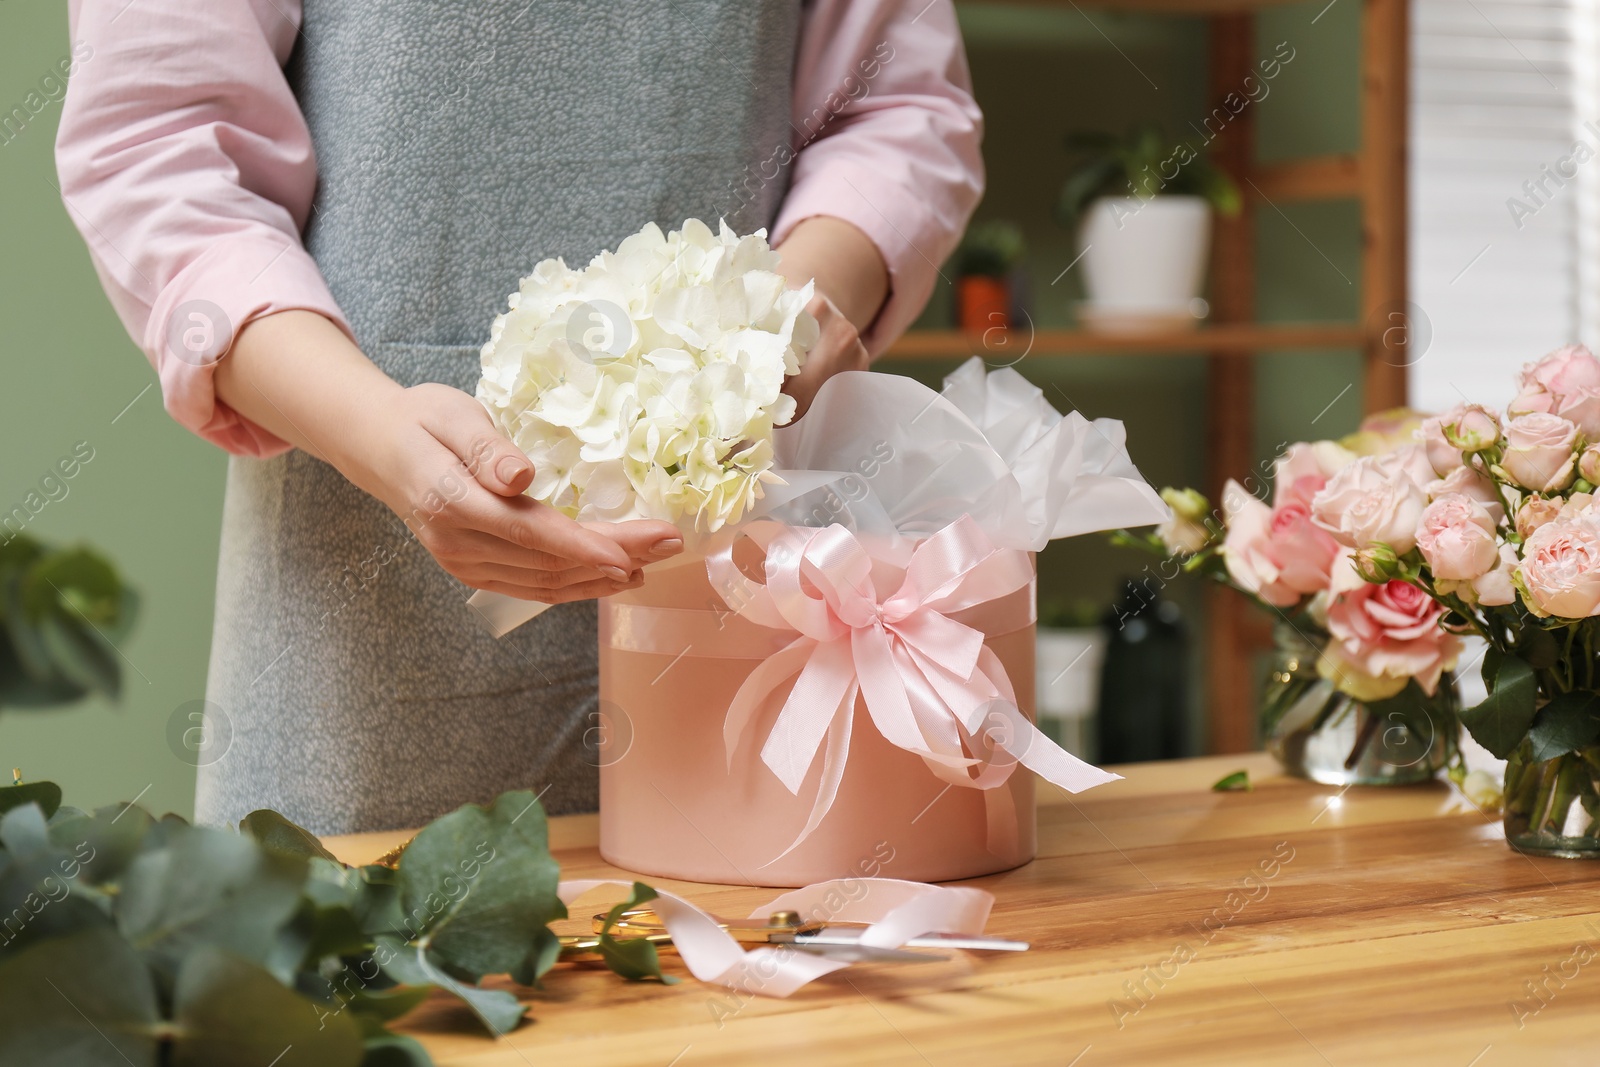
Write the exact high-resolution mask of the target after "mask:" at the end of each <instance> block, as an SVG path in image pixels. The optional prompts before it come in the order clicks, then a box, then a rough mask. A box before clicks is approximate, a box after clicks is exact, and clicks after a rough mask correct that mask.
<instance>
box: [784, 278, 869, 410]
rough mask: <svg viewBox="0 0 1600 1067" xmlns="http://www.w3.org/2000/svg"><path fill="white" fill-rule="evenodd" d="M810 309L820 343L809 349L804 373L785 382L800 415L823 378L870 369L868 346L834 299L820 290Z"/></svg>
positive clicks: (803, 369)
mask: <svg viewBox="0 0 1600 1067" xmlns="http://www.w3.org/2000/svg"><path fill="white" fill-rule="evenodd" d="M806 310H807V311H809V312H811V315H812V317H813V318H815V319H816V320H817V328H818V332H817V343H816V344H814V345H812V346H811V351H809V352H807V353H806V361H805V365H804V366H802V367H801V368H800V373H799V374H796V375H794V376H792V377H790V378H786V379H784V383H783V391H784V392H785V393H788V394H789V395H790V396H792V397H794V400H795V405H796V407H795V418H797V419H798V418H799V417H800V416H802V415H804V414H805V413H806V409H807V408H809V407H810V406H811V401H812V400H813V399H815V398H816V395H817V390H818V389H821V388H822V383H823V382H825V381H827V380H828V379H829V378H831V377H833V376H834V375H835V374H838V373H839V372H840V371H846V370H866V369H867V366H868V363H869V362H870V361H869V360H868V358H867V346H866V345H864V344H862V343H861V335H860V334H859V333H857V332H856V328H855V325H854V324H853V323H851V321H850V320H849V319H847V318H845V316H844V312H842V311H840V310H839V308H838V306H837V305H835V304H834V302H833V301H832V300H829V299H828V298H827V297H826V296H823V295H822V294H821V293H818V294H817V295H816V296H814V297H812V298H811V303H809V304H807V305H806Z"/></svg>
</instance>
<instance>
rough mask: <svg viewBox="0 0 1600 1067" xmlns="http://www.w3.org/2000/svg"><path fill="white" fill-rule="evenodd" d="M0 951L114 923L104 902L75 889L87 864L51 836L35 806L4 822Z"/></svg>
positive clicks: (1, 825)
mask: <svg viewBox="0 0 1600 1067" xmlns="http://www.w3.org/2000/svg"><path fill="white" fill-rule="evenodd" d="M0 846H4V851H3V852H0V948H4V949H5V950H7V951H12V952H14V951H17V950H19V949H21V948H22V947H23V946H25V945H29V944H33V943H35V942H37V941H40V940H43V939H46V938H56V937H64V936H66V935H68V934H73V933H78V932H80V931H83V930H90V929H97V928H101V927H106V926H109V925H110V922H109V919H108V918H107V916H106V912H105V910H104V908H105V907H106V905H105V904H104V903H103V902H100V901H97V900H96V899H95V897H97V896H99V895H98V894H93V893H92V892H90V891H81V890H80V891H77V892H75V891H74V879H75V878H76V877H77V875H78V874H79V873H80V871H81V868H82V865H81V864H80V863H79V862H78V861H77V860H76V858H75V857H74V856H73V854H72V853H70V852H67V851H65V850H63V849H62V848H61V847H59V846H58V845H57V844H56V843H55V842H54V841H52V840H51V838H50V831H49V827H48V826H47V825H46V823H45V821H44V815H43V813H42V812H41V811H40V810H39V808H38V807H37V806H36V805H33V804H27V805H24V806H23V807H20V808H13V809H12V810H10V811H9V812H7V813H6V814H5V816H4V817H3V818H0Z"/></svg>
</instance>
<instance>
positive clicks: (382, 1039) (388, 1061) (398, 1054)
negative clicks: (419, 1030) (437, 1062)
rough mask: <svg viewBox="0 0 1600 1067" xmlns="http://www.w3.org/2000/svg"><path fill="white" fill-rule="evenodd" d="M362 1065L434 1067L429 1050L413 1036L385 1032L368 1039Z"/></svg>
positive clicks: (362, 1066) (376, 1066) (375, 1066)
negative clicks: (365, 1055)
mask: <svg viewBox="0 0 1600 1067" xmlns="http://www.w3.org/2000/svg"><path fill="white" fill-rule="evenodd" d="M361 1067H434V1064H433V1057H431V1056H429V1055H428V1050H427V1049H425V1048H423V1047H422V1045H421V1044H420V1043H419V1042H418V1041H417V1040H416V1039H415V1038H412V1037H407V1036H405V1035H404V1034H391V1033H387V1032H385V1033H383V1034H381V1035H378V1036H375V1037H369V1038H368V1039H367V1057H366V1059H364V1060H362V1061H361Z"/></svg>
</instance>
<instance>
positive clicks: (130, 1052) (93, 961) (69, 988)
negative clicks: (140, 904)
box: [0, 927, 281, 1067]
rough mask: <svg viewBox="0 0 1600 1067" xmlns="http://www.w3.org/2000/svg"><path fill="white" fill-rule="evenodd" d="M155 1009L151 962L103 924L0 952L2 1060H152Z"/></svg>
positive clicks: (46, 1063) (52, 1065)
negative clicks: (21, 947)
mask: <svg viewBox="0 0 1600 1067" xmlns="http://www.w3.org/2000/svg"><path fill="white" fill-rule="evenodd" d="M159 1012H160V1009H159V1007H158V1002H157V999H156V989H155V983H154V982H153V981H152V980H151V977H150V972H149V970H148V969H147V968H146V967H145V965H144V963H143V962H142V961H141V960H140V959H139V955H138V953H136V952H135V951H134V950H133V949H132V948H130V947H129V946H128V944H127V942H125V941H123V940H122V938H120V937H118V936H117V935H116V932H115V931H114V930H111V929H110V928H109V927H105V928H101V929H98V930H84V931H82V932H80V933H75V934H71V935H68V936H66V937H60V938H52V939H50V940H48V941H39V942H36V943H35V944H33V945H32V946H30V947H28V948H24V949H20V950H17V951H15V952H5V953H3V954H0V1063H4V1064H17V1065H18V1067H21V1065H24V1064H26V1065H27V1067H129V1065H130V1064H131V1065H132V1067H155V1064H156V1055H157V1043H158V1042H157V1037H156V1033H157V1027H158V1025H159V1023H160V1014H159ZM280 1048H281V1046H280ZM262 1062H263V1063H264V1062H266V1061H262ZM257 1067H259V1065H257Z"/></svg>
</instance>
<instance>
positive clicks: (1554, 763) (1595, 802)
mask: <svg viewBox="0 0 1600 1067" xmlns="http://www.w3.org/2000/svg"><path fill="white" fill-rule="evenodd" d="M1517 386H1518V389H1519V392H1518V394H1517V396H1516V397H1515V398H1514V399H1513V400H1512V401H1511V403H1510V405H1508V406H1507V408H1506V410H1505V411H1504V412H1496V411H1492V410H1490V409H1488V408H1485V407H1482V406H1479V405H1472V404H1463V405H1460V406H1458V407H1456V408H1455V409H1454V410H1452V411H1449V412H1447V413H1445V414H1444V415H1440V416H1437V417H1435V418H1430V419H1425V420H1423V422H1422V424H1421V425H1420V426H1419V427H1418V429H1417V432H1416V441H1415V443H1414V445H1413V446H1412V449H1413V451H1414V453H1415V455H1414V456H1412V457H1409V458H1408V457H1406V456H1405V454H1404V450H1402V451H1399V452H1394V453H1390V454H1388V455H1386V456H1377V457H1368V458H1364V459H1361V460H1357V461H1356V462H1354V463H1352V464H1350V465H1349V466H1348V467H1346V468H1344V469H1343V470H1341V471H1340V472H1339V473H1338V474H1337V476H1335V477H1333V478H1332V479H1330V480H1329V481H1328V483H1327V485H1326V486H1324V487H1323V488H1322V489H1321V490H1320V491H1318V492H1317V493H1316V495H1315V496H1314V497H1313V498H1312V500H1311V502H1310V521H1311V523H1312V524H1313V525H1315V526H1316V527H1318V528H1319V529H1321V530H1324V531H1326V532H1327V533H1328V534H1329V535H1330V536H1331V537H1333V538H1334V539H1335V540H1336V541H1338V542H1339V544H1340V545H1341V546H1342V548H1343V550H1344V551H1345V552H1347V553H1349V559H1350V561H1351V567H1350V568H1348V569H1349V570H1353V571H1354V573H1355V574H1357V575H1359V579H1351V578H1350V577H1349V576H1348V575H1345V574H1343V573H1342V572H1343V571H1344V570H1346V569H1347V568H1344V567H1341V566H1340V565H1339V564H1337V563H1336V564H1335V566H1334V580H1333V586H1334V588H1335V589H1339V590H1343V591H1342V592H1336V593H1334V594H1333V596H1332V598H1331V599H1330V602H1329V607H1328V611H1327V625H1328V631H1329V633H1330V634H1331V635H1333V637H1334V638H1335V640H1334V643H1333V644H1332V645H1330V648H1329V656H1330V657H1335V656H1336V657H1340V658H1345V659H1347V660H1348V662H1349V663H1351V664H1353V665H1354V668H1355V669H1356V670H1357V671H1359V672H1361V673H1364V674H1367V675H1371V676H1381V675H1382V674H1384V673H1385V672H1389V673H1393V672H1395V671H1401V670H1404V671H1411V672H1413V677H1414V678H1415V679H1416V680H1417V681H1418V682H1419V684H1425V683H1426V679H1427V678H1429V677H1437V672H1438V670H1439V669H1442V668H1441V667H1439V666H1438V665H1436V663H1435V661H1434V659H1433V656H1434V654H1435V652H1436V650H1438V649H1439V648H1440V647H1441V646H1440V645H1439V641H1440V640H1449V641H1453V640H1454V639H1455V637H1454V635H1458V634H1469V633H1471V634H1476V635H1478V636H1480V637H1482V638H1483V639H1484V640H1485V641H1486V642H1487V643H1488V646H1489V648H1488V652H1487V654H1486V655H1485V657H1484V665H1483V675H1484V682H1485V684H1486V685H1487V686H1488V689H1489V695H1488V697H1487V699H1485V700H1484V701H1483V703H1481V704H1479V705H1478V706H1477V707H1475V708H1469V709H1467V710H1465V711H1463V712H1461V721H1462V723H1463V724H1464V725H1465V726H1466V728H1467V729H1468V730H1469V731H1470V732H1471V733H1472V736H1473V737H1474V738H1476V739H1477V741H1478V742H1479V743H1480V744H1482V745H1483V746H1484V747H1485V748H1487V749H1488V750H1489V751H1490V752H1492V753H1493V754H1494V755H1496V756H1499V757H1500V758H1502V759H1505V760H1507V765H1506V778H1505V798H1504V803H1505V819H1506V839H1507V841H1508V842H1509V843H1510V844H1511V845H1512V847H1514V848H1518V849H1521V850H1523V851H1527V852H1533V853H1540V854H1546V855H1558V856H1580V855H1581V856H1600V509H1597V508H1596V507H1595V506H1594V495H1593V494H1594V493H1595V486H1596V484H1597V479H1600V359H1596V358H1595V356H1594V355H1592V354H1591V353H1590V352H1589V350H1588V349H1586V348H1583V347H1582V346H1578V345H1569V346H1567V347H1565V348H1561V349H1558V350H1556V351H1555V352H1552V353H1550V354H1549V355H1548V356H1545V357H1544V358H1543V359H1541V360H1538V361H1537V362H1535V363H1531V364H1529V365H1528V366H1527V367H1526V368H1524V369H1523V371H1522V373H1521V374H1520V375H1519V376H1518V379H1517ZM1418 456H1420V458H1421V460H1422V462H1420V463H1419V462H1416V461H1415V460H1416V457H1418ZM1357 580H1360V581H1364V583H1366V584H1365V588H1364V589H1361V588H1359V587H1357V586H1356V585H1355V584H1354V583H1355V581H1357ZM1425 631H1432V632H1431V633H1427V634H1426V635H1425ZM1419 642H1420V643H1419Z"/></svg>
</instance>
